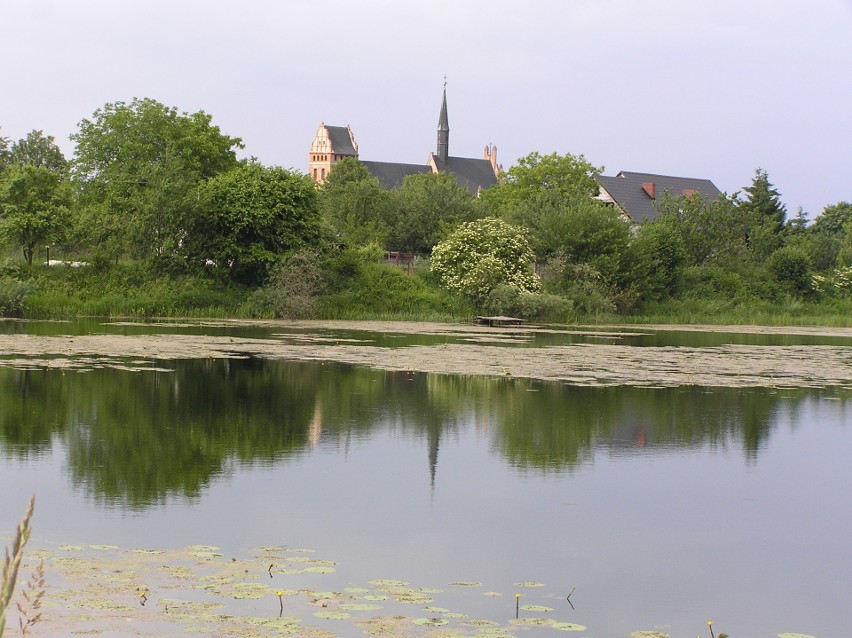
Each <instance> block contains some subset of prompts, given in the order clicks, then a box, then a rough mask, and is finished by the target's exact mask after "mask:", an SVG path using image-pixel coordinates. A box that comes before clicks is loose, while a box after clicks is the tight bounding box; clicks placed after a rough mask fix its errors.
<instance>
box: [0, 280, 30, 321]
mask: <svg viewBox="0 0 852 638" xmlns="http://www.w3.org/2000/svg"><path fill="white" fill-rule="evenodd" d="M31 292H32V284H30V283H29V282H26V281H20V280H18V279H13V278H11V277H3V278H2V279H0V317H20V316H23V314H24V311H25V310H26V308H27V298H28V297H29V295H30V293H31Z"/></svg>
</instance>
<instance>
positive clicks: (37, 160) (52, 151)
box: [9, 131, 68, 173]
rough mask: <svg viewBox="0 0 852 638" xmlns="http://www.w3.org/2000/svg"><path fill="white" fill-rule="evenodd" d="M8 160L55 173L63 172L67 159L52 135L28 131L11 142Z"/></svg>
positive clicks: (66, 165)
mask: <svg viewBox="0 0 852 638" xmlns="http://www.w3.org/2000/svg"><path fill="white" fill-rule="evenodd" d="M9 161H10V162H11V163H13V164H32V165H33V166H41V167H44V168H47V169H48V170H51V171H54V172H56V173H64V172H65V170H66V168H67V167H68V160H66V159H65V156H64V155H63V154H62V151H61V150H60V149H59V147H58V146H57V145H56V142H55V140H54V138H53V136H52V135H45V134H44V133H43V132H42V131H30V132H29V133H28V134H27V136H26V137H25V138H24V139H22V140H18V141H17V142H15V143H14V144H12V148H11V150H10V152H9Z"/></svg>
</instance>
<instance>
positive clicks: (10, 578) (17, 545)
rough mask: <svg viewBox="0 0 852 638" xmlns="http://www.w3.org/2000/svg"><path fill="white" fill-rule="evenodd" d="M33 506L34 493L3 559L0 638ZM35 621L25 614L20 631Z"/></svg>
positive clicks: (36, 617)
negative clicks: (25, 620) (10, 547)
mask: <svg viewBox="0 0 852 638" xmlns="http://www.w3.org/2000/svg"><path fill="white" fill-rule="evenodd" d="M34 507H35V495H33V496H31V497H30V502H29V505H27V509H26V511H25V512H24V518H23V519H21V522H20V524H19V525H18V529H17V530H16V531H15V538H14V539H13V541H12V553H11V555H10V554H9V549H8V548H7V549H6V559H5V560H4V561H3V580H2V583H0V585H2V588H0V638H2V636H3V631H4V629H5V628H6V609H7V607H8V606H9V601H11V600H12V594H13V593H14V591H15V584H16V582H17V580H18V570H19V569H20V567H21V559H22V558H23V557H24V546H25V545H26V544H27V541H28V540H29V539H30V532H31V531H32V530H31V528H30V519H31V518H32V516H33V508H34ZM42 584H43V583H42ZM40 599H41V594H40V593H39V594H38V596H37V599H36V602H37V604H36V608H37V606H38V601H40ZM19 610H20V606H19ZM27 611H28V610H27ZM21 612H22V613H24V610H21ZM25 615H26V614H25ZM39 615H40V614H39ZM37 621H38V616H35V615H34V616H32V617H29V616H27V622H26V625H25V624H24V622H23V620H22V621H21V632H22V633H24V632H25V631H26V630H25V626H27V627H28V626H29V625H32V624H34V623H35V622H37Z"/></svg>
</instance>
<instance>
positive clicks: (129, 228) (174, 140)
mask: <svg viewBox="0 0 852 638" xmlns="http://www.w3.org/2000/svg"><path fill="white" fill-rule="evenodd" d="M211 119H212V118H211V116H209V115H207V114H206V113H204V112H203V111H199V112H197V113H192V114H187V113H179V112H178V111H177V109H175V108H174V107H166V106H163V105H162V104H160V103H159V102H156V101H155V100H151V99H142V100H140V99H134V100H133V101H132V102H131V103H130V104H125V103H124V102H114V103H109V104H106V105H105V106H104V107H103V108H101V109H98V110H97V111H95V113H94V114H93V116H92V119H84V120H83V121H82V122H80V125H79V131H78V132H77V133H75V134H74V135H72V136H71V139H72V140H73V141H74V142H75V143H76V158H75V161H74V166H73V174H74V177H75V179H76V180H77V181H78V182H79V184H80V186H81V193H82V204H83V205H84V207H85V208H87V209H88V210H90V211H91V213H90V214H91V216H92V220H91V221H93V222H95V225H88V226H87V227H88V228H89V229H91V230H92V231H93V232H94V233H95V235H96V236H95V237H93V238H92V241H93V242H94V243H96V244H98V245H99V246H101V247H102V248H105V249H107V250H108V251H109V253H110V254H111V255H113V256H116V257H117V256H119V255H120V254H122V253H125V252H126V253H128V254H132V255H135V256H137V257H147V258H151V257H155V256H158V255H162V254H164V253H170V252H175V251H177V249H178V247H179V246H180V243H181V241H182V239H183V238H184V237H185V236H186V225H187V213H188V212H189V211H190V210H191V209H192V205H193V204H194V203H195V201H196V197H197V195H196V187H197V186H198V185H199V183H201V182H202V181H204V180H207V179H210V178H211V177H213V176H215V175H218V174H219V173H222V172H225V171H227V170H230V169H231V168H233V167H235V166H236V163H237V160H236V154H235V149H236V148H241V147H242V144H241V142H240V140H239V139H238V138H232V137H229V136H227V135H223V134H222V133H221V132H220V130H219V127H217V126H213V125H212V124H211Z"/></svg>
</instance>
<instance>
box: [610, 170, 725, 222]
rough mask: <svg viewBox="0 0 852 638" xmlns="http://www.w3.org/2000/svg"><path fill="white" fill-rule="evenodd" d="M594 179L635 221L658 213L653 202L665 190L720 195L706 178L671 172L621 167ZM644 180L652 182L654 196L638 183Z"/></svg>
mask: <svg viewBox="0 0 852 638" xmlns="http://www.w3.org/2000/svg"><path fill="white" fill-rule="evenodd" d="M595 179H596V180H597V182H598V184H600V185H601V187H602V188H603V189H604V190H606V192H607V193H609V195H610V197H612V198H613V199H614V200H615V202H616V204H618V206H619V207H620V208H621V209H622V210H623V211H624V212H625V213H626V214H627V215H628V216H629V217H630V219H632V220H633V221H634V222H637V223H638V222H644V221H647V220H651V219H654V218H656V217H657V216H659V214H660V211H658V210H657V207H656V206H655V205H654V202H655V201H660V200H662V198H663V197H664V196H665V194H666V193H669V194H670V195H672V196H679V195H683V194H684V193H689V192H690V191H696V192H698V193H699V194H700V195H701V197H703V198H704V199H708V200H712V199H716V198H717V197H718V196H719V195H721V191H720V190H719V189H718V188H716V186H715V184H713V182H711V181H710V180H709V179H695V178H691V177H672V176H671V175H656V174H654V173H634V172H631V171H621V172H620V173H619V174H618V175H616V176H615V177H606V176H603V175H599V176H598V177H595ZM648 183H650V184H653V185H654V190H655V197H654V198H652V197H651V196H650V195H649V194H648V193H647V192H646V191H645V189H644V188H643V187H642V185H643V184H648Z"/></svg>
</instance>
